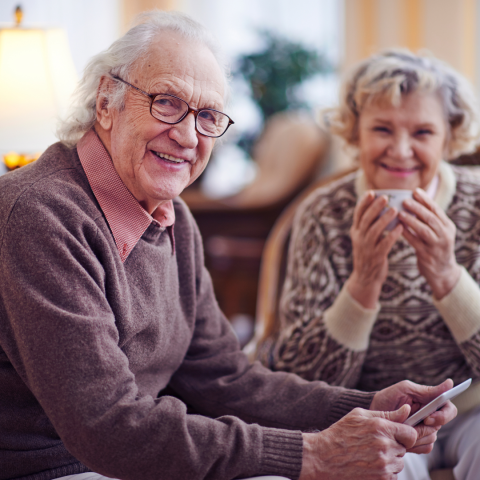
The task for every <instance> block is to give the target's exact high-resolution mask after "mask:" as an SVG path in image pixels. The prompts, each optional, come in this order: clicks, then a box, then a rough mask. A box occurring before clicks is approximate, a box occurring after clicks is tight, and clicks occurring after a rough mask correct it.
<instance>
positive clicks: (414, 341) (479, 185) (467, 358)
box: [260, 162, 480, 404]
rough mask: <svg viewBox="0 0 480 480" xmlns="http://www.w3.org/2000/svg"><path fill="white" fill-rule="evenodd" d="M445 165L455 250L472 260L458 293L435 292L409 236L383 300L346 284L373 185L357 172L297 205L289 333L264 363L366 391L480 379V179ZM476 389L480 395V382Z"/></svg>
mask: <svg viewBox="0 0 480 480" xmlns="http://www.w3.org/2000/svg"><path fill="white" fill-rule="evenodd" d="M439 174H440V183H439V187H438V189H437V193H436V196H435V201H436V202H437V203H438V204H439V205H440V206H441V207H442V208H444V210H446V213H447V215H448V216H449V217H450V218H451V219H452V220H453V221H454V223H455V225H456V227H457V233H456V243H455V253H456V258H457V261H458V263H459V264H460V265H461V266H463V267H464V268H462V274H461V277H460V280H459V281H458V283H457V285H456V286H455V287H454V289H453V290H452V292H450V293H449V294H448V295H447V296H446V297H444V298H443V299H441V300H440V301H437V300H435V299H434V298H433V297H432V292H431V289H430V286H429V285H428V283H427V282H426V280H425V278H423V277H422V276H421V275H420V273H419V271H418V268H417V261H416V254H415V251H414V249H413V248H412V247H411V246H410V245H409V244H408V243H407V242H406V241H405V240H404V239H403V237H401V238H400V240H399V241H397V243H396V244H395V245H394V247H393V248H392V250H391V252H390V254H389V257H388V261H389V272H388V278H387V280H386V281H385V283H384V285H383V288H382V291H381V295H380V300H379V305H378V307H377V308H376V309H373V310H370V309H365V308H363V307H362V306H361V305H360V304H359V303H358V302H356V301H355V300H354V299H353V298H352V297H351V296H350V294H349V293H348V291H347V289H346V288H343V287H344V284H345V282H346V280H347V279H348V277H349V276H350V274H351V272H352V244H351V240H350V235H349V229H350V227H351V225H352V219H353V211H354V208H355V205H356V203H357V199H358V197H359V196H360V195H361V194H362V193H363V191H365V190H366V184H365V178H364V176H363V173H362V172H361V171H360V172H356V173H354V174H351V175H349V176H348V177H345V178H343V179H341V180H340V181H338V182H336V183H334V184H332V185H330V186H328V187H326V188H321V189H318V190H316V191H315V192H313V193H312V194H311V195H310V196H309V197H308V198H307V199H306V200H305V201H304V202H303V204H302V205H301V207H300V208H299V210H298V212H297V214H296V219H295V222H294V229H293V234H292V241H291V244H290V250H289V260H288V270H287V278H286V281H285V285H284V290H283V294H282V299H281V307H280V308H281V318H280V320H281V326H282V328H281V334H280V336H279V337H278V338H277V339H274V340H275V342H274V343H273V344H272V343H271V344H270V345H264V346H263V348H261V349H260V351H261V354H260V357H261V358H260V359H261V360H262V361H263V363H265V364H267V365H268V366H269V367H270V368H272V369H273V370H286V371H290V372H295V373H297V374H299V375H300V376H302V377H304V378H306V379H309V380H313V379H321V380H324V381H327V382H329V383H330V384H332V385H341V386H345V387H349V388H357V389H360V390H365V391H373V390H379V389H382V388H384V387H387V386H389V385H391V384H393V383H395V382H397V381H400V380H404V379H410V380H412V381H414V382H417V383H422V384H432V385H433V384H437V383H440V382H442V381H443V380H445V379H446V378H448V377H450V378H452V379H453V380H454V382H455V383H458V382H461V381H463V380H465V379H466V378H468V377H473V378H474V380H477V381H478V380H480V288H479V286H478V284H479V282H480V178H479V179H476V178H475V176H474V175H472V173H471V172H470V171H468V170H466V169H465V168H462V167H452V166H450V165H449V164H447V163H445V162H442V163H441V165H440V168H439ZM479 385H480V383H479ZM470 390H472V389H470ZM474 391H475V390H474V389H473V390H472V392H474ZM475 397H476V398H475V399H474V400H473V402H474V403H475V404H480V387H478V388H477V390H476V395H475ZM469 401H472V399H470V400H469Z"/></svg>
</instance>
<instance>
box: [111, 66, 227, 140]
mask: <svg viewBox="0 0 480 480" xmlns="http://www.w3.org/2000/svg"><path fill="white" fill-rule="evenodd" d="M112 78H114V79H115V80H119V81H120V82H123V83H125V84H126V85H128V86H129V87H132V88H134V89H135V90H137V91H138V92H140V93H142V94H143V95H145V96H147V97H148V98H150V115H151V116H152V117H153V118H154V119H155V120H158V121H159V122H163V123H166V124H168V125H176V124H177V123H180V122H181V121H182V120H183V119H184V118H185V117H186V116H187V115H188V114H189V113H190V112H192V113H193V116H194V117H195V130H196V131H197V132H198V133H199V134H200V135H203V136H204V137H210V138H220V137H221V136H222V135H225V133H226V132H227V130H228V129H229V127H230V125H233V124H234V123H235V122H234V121H233V120H232V119H231V118H230V117H229V116H228V115H227V114H226V113H223V112H221V111H220V110H215V109H214V108H193V107H191V106H190V105H189V104H188V103H187V102H186V101H185V100H184V99H183V98H180V97H177V96H176V95H171V94H170V93H147V92H144V91H143V90H142V89H140V88H138V87H136V86H135V85H132V84H131V83H128V82H127V81H126V80H124V79H123V78H120V77H118V76H116V75H112ZM159 95H166V96H167V97H173V98H176V99H178V100H180V101H181V102H183V103H184V104H185V105H186V106H187V111H186V112H185V113H184V114H183V115H182V116H181V117H180V118H179V119H178V120H177V121H176V122H167V121H165V120H160V119H159V118H157V117H156V116H155V115H154V114H153V113H152V109H153V101H154V100H155V97H158V96H159ZM203 111H207V112H208V111H211V112H217V113H221V114H222V115H225V116H226V117H227V118H228V125H227V126H226V128H225V131H224V132H223V133H222V134H221V135H207V134H206V133H203V132H200V131H199V130H198V127H197V117H198V114H199V113H201V112H203Z"/></svg>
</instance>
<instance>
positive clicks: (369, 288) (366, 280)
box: [347, 191, 403, 308]
mask: <svg viewBox="0 0 480 480" xmlns="http://www.w3.org/2000/svg"><path fill="white" fill-rule="evenodd" d="M387 203H388V199H387V197H386V196H385V195H382V196H380V197H377V198H376V197H375V193H374V192H373V191H369V192H367V193H366V194H364V195H363V196H362V197H361V198H360V200H359V202H358V204H357V206H356V207H355V211H354V214H353V224H352V227H351V229H350V237H351V239H352V248H353V271H352V274H351V275H350V278H349V279H348V280H347V289H348V292H349V293H350V295H351V296H352V297H353V298H354V299H355V300H356V301H357V302H359V303H360V304H361V305H363V306H364V307H365V308H375V307H376V305H377V302H378V298H379V296H380V292H381V289H382V285H383V282H384V281H385V279H386V278H387V274H388V260H387V256H388V253H389V252H390V250H391V248H392V247H393V245H394V243H395V242H396V241H397V240H398V238H399V237H400V235H401V234H402V232H403V227H402V225H400V224H399V225H397V226H396V227H395V228H394V229H393V230H392V231H391V232H390V233H388V234H387V235H384V231H385V228H386V227H387V225H388V224H389V223H390V222H391V221H392V220H393V219H394V218H395V216H396V215H397V210H396V209H395V208H390V209H388V211H387V212H385V214H384V215H382V216H381V217H379V215H380V213H381V212H382V210H383V209H384V208H385V207H386V206H387Z"/></svg>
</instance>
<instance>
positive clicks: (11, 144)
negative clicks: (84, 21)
mask: <svg viewBox="0 0 480 480" xmlns="http://www.w3.org/2000/svg"><path fill="white" fill-rule="evenodd" d="M76 81H77V74H76V71H75V67H74V65H73V61H72V59H71V56H70V52H69V47H68V41H67V37H66V34H65V32H64V31H63V30H61V29H37V28H21V27H16V28H5V29H0V154H6V153H7V152H11V151H15V152H22V153H23V152H27V153H29V154H32V153H33V152H38V151H43V150H45V148H46V147H48V146H49V145H50V144H52V143H54V142H55V141H57V140H56V137H55V135H54V131H55V123H56V120H57V118H58V117H59V116H61V115H63V114H64V112H65V110H66V108H67V106H68V104H69V102H70V95H71V93H72V91H73V89H74V87H75V84H76ZM27 158H30V157H28V156H25V155H24V160H22V162H25V161H26V159H27ZM22 162H20V163H22Z"/></svg>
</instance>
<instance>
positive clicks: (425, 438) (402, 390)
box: [370, 379, 457, 453]
mask: <svg viewBox="0 0 480 480" xmlns="http://www.w3.org/2000/svg"><path fill="white" fill-rule="evenodd" d="M452 387H453V381H452V380H450V379H448V380H445V381H444V382H443V383H441V384H440V385H437V386H436V387H426V386H424V385H418V384H416V383H413V382H410V381H408V380H404V381H403V382H399V383H396V384H395V385H392V386H391V387H388V388H385V389H383V390H380V391H379V392H377V393H376V394H375V396H374V397H373V400H372V404H371V405H370V410H379V411H391V410H395V409H397V408H399V407H400V406H401V405H410V407H411V409H412V413H415V412H416V411H418V410H420V408H422V407H423V406H425V405H426V404H427V403H430V402H431V401H432V400H433V399H435V398H436V397H438V396H439V395H440V394H442V393H443V392H446V391H447V390H450V389H451V388H452ZM456 416H457V409H456V407H455V405H453V403H452V402H447V403H446V404H445V405H444V406H443V407H442V408H441V409H440V410H438V411H436V412H435V413H432V414H431V415H429V416H428V417H427V418H426V419H425V420H424V421H423V422H422V423H420V424H419V425H417V426H416V427H415V430H416V431H417V442H416V443H415V445H414V446H413V447H411V448H409V449H408V451H409V452H414V453H430V452H431V451H432V448H433V444H434V443H435V440H436V438H437V431H438V430H439V429H440V427H441V426H442V425H445V424H446V423H448V422H450V420H453V419H454V418H455V417H456Z"/></svg>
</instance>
